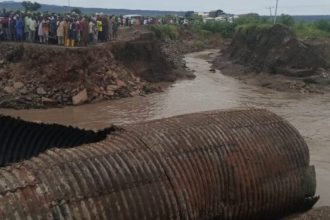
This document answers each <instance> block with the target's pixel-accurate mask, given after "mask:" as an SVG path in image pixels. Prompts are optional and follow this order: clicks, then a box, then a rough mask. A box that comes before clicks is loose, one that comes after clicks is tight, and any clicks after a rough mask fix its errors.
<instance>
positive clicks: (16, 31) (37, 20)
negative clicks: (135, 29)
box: [0, 13, 120, 47]
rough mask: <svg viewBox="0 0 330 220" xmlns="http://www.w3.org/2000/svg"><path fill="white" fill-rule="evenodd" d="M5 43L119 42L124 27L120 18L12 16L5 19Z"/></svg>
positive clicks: (2, 24)
mask: <svg viewBox="0 0 330 220" xmlns="http://www.w3.org/2000/svg"><path fill="white" fill-rule="evenodd" d="M0 25H1V26H0V31H1V32H0V36H1V40H6V41H18V42H23V41H24V42H31V43H36V42H38V43H41V44H49V43H53V44H54V43H56V44H58V45H63V46H68V47H74V46H87V45H88V44H90V43H97V42H105V41H109V40H115V39H116V38H117V32H118V28H119V26H120V22H119V18H118V17H116V16H107V15H97V16H93V17H87V16H79V15H75V16H72V15H65V16H59V15H55V14H52V15H39V16H37V15H34V14H29V13H27V14H15V15H13V14H11V15H10V16H7V17H2V19H1V23H0Z"/></svg>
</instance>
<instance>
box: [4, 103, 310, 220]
mask: <svg viewBox="0 0 330 220" xmlns="http://www.w3.org/2000/svg"><path fill="white" fill-rule="evenodd" d="M58 138H61V137H58ZM315 185H316V184H315V172H314V168H313V167H310V165H309V151H308V147H307V145H306V143H305V142H304V140H303V138H302V137H301V136H300V135H299V133H298V132H297V130H296V129H294V128H293V127H292V126H291V125H289V124H288V123H287V122H286V121H284V120H283V119H281V118H280V117H278V116H276V115H275V114H273V113H271V112H269V111H266V110H256V109H248V110H230V111H213V112H205V113H198V114H190V115H185V116H178V117H173V118H169V119H162V120H156V121H151V122H144V123H138V124H132V125H127V126H123V127H122V129H119V130H117V131H115V132H113V133H110V134H109V135H108V136H107V137H106V138H105V139H104V140H103V141H99V142H97V143H91V144H87V145H83V146H79V147H74V148H64V149H52V150H48V151H46V152H44V153H42V154H40V155H39V156H37V157H34V158H31V159H30V160H26V161H24V162H20V163H17V164H12V165H10V166H7V167H3V168H1V169H0V219H91V220H95V219H113V220H118V219H137V220H140V219H151V220H153V219H225V220H227V219H244V220H245V219H271V218H276V217H280V216H281V215H283V214H286V213H288V212H294V211H297V210H300V209H302V208H309V207H310V206H312V205H313V201H314V199H313V198H314V197H313V196H314V194H315V187H316V186H315Z"/></svg>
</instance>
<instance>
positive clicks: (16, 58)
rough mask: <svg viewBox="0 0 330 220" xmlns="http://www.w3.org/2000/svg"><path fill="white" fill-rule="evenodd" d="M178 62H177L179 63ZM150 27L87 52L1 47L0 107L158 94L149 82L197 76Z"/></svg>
mask: <svg viewBox="0 0 330 220" xmlns="http://www.w3.org/2000/svg"><path fill="white" fill-rule="evenodd" d="M174 61H175V62H174ZM184 66H185V64H184V62H183V60H182V57H181V56H177V55H176V54H175V53H174V54H173V53H170V51H168V50H166V49H164V45H163V43H162V42H161V41H159V40H158V39H156V37H155V35H154V34H153V33H152V32H150V31H148V30H146V29H139V30H137V29H127V30H124V31H122V36H121V41H116V42H110V43H104V44H98V45H94V46H89V47H86V48H64V47H57V46H51V45H49V46H45V45H36V44H17V43H0V107H9V108H42V107H48V106H66V105H73V104H82V103H85V102H96V101H100V100H111V99H118V98H125V97H131V96H137V95H144V94H148V93H151V92H155V91H156V92H157V91H159V90H160V89H159V88H157V87H154V86H152V85H151V84H150V82H161V81H174V80H176V79H178V78H181V77H193V74H192V73H190V72H188V71H186V70H185V69H184Z"/></svg>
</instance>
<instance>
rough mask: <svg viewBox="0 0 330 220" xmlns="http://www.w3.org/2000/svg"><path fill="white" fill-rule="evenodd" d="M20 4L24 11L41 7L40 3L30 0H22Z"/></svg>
mask: <svg viewBox="0 0 330 220" xmlns="http://www.w3.org/2000/svg"><path fill="white" fill-rule="evenodd" d="M22 6H23V8H24V10H25V11H37V10H38V9H40V8H41V5H40V4H39V3H37V2H34V3H32V2H30V1H23V2H22Z"/></svg>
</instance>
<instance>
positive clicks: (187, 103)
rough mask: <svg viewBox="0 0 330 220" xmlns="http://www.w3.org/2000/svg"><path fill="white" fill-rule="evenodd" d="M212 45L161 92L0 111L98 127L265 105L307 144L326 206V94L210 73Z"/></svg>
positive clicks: (329, 129)
mask: <svg viewBox="0 0 330 220" xmlns="http://www.w3.org/2000/svg"><path fill="white" fill-rule="evenodd" d="M215 52H216V51H215V50H208V51H203V52H198V53H192V54H188V55H186V58H185V59H186V61H187V66H188V67H189V68H190V69H192V70H194V71H195V74H196V76H197V77H196V79H194V80H182V81H177V82H176V83H174V84H172V85H171V86H169V87H168V88H166V89H165V91H164V92H163V93H157V94H152V95H148V96H146V97H134V98H127V99H121V100H117V101H110V102H102V103H97V104H89V105H83V106H78V107H66V108H58V109H47V110H20V111H16V110H7V109H0V112H1V113H3V114H7V115H12V116H19V117H21V118H23V119H26V120H31V121H36V122H51V123H60V124H65V125H74V126H78V127H81V128H89V129H100V128H104V127H107V126H109V124H123V123H130V122H137V121H144V120H151V119H157V118H163V117H168V116H174V115H179V114H185V113H191V112H199V111H205V110H214V109H224V108H233V107H259V108H267V109H269V110H271V111H273V112H275V113H277V114H279V115H281V116H282V117H284V118H285V119H287V120H288V121H289V122H291V123H292V124H293V125H294V126H295V127H296V128H298V130H299V131H300V132H301V134H302V135H303V136H304V137H305V139H306V141H307V143H308V145H309V146H310V152H311V162H312V164H314V165H315V166H316V171H317V181H318V188H317V193H318V194H319V195H321V199H320V201H319V203H318V204H317V206H324V205H330V190H329V189H328V186H330V95H329V94H328V95H315V94H295V93H284V92H276V91H274V90H270V89H265V88H261V87H255V86H250V85H246V84H244V83H242V82H241V81H238V80H236V79H233V78H231V77H228V76H225V75H222V74H221V73H220V72H219V71H217V72H216V73H213V72H210V71H209V70H210V64H209V63H208V62H207V60H206V59H205V57H207V55H208V54H209V53H215Z"/></svg>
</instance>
